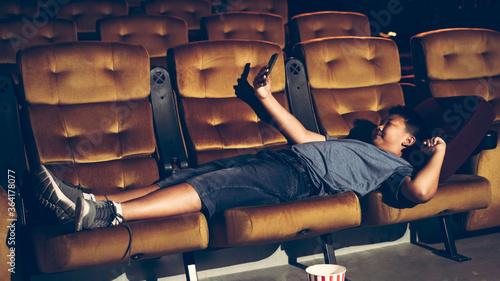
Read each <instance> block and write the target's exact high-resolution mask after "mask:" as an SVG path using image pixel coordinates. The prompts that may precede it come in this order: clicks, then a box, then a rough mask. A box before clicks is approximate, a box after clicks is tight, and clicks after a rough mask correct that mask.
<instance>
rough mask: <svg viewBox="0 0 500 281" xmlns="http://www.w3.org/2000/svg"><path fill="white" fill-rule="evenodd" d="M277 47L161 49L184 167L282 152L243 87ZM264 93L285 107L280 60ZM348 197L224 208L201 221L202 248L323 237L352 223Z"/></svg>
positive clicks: (280, 138) (224, 43) (244, 44)
mask: <svg viewBox="0 0 500 281" xmlns="http://www.w3.org/2000/svg"><path fill="white" fill-rule="evenodd" d="M273 53H281V48H280V46H279V45H277V44H274V43H270V42H264V41H253V40H220V41H202V42H194V43H189V44H186V45H183V46H178V47H174V48H172V49H170V50H169V53H168V62H169V69H170V70H171V71H172V81H173V83H174V89H175V92H176V93H177V97H178V100H179V107H180V110H179V111H180V113H181V114H180V119H181V122H182V125H183V129H184V132H185V134H184V136H185V137H186V143H187V145H188V155H189V156H190V160H191V165H192V166H195V165H199V164H203V163H206V162H208V161H210V160H214V159H218V158H222V157H228V156H234V155H240V154H246V153H256V152H257V151H259V150H262V149H273V150H276V149H280V148H284V147H288V145H289V144H288V142H287V139H286V138H285V136H284V135H283V134H282V133H281V132H280V131H279V130H278V129H277V128H276V127H274V126H273V125H272V122H271V120H269V116H266V114H265V112H264V110H263V108H261V107H260V103H259V102H258V100H257V99H256V97H255V95H254V91H253V87H252V86H251V85H250V83H251V82H252V81H253V79H254V76H255V75H256V74H257V73H258V71H259V70H260V68H261V67H262V66H263V65H265V64H267V62H268V60H269V57H270V56H271V55H272V54H273ZM271 79H272V81H273V83H272V89H271V90H272V92H273V95H274V96H275V97H276V99H277V100H278V101H279V102H280V103H281V104H282V105H283V106H285V107H286V108H288V103H287V94H286V92H285V70H284V61H283V56H282V55H280V57H279V58H278V60H277V61H276V64H275V66H274V68H273V72H272V74H271ZM360 215H361V214H360V210H359V205H358V199H357V198H356V196H355V195H354V193H352V192H349V193H346V194H341V195H333V196H328V197H324V198H316V199H306V200H303V201H296V202H289V203H282V204H275V205H263V206H253V207H238V208H231V209H228V210H226V211H224V212H222V213H219V214H216V215H214V216H213V217H212V218H211V219H210V220H209V225H210V226H209V227H210V246H212V247H228V246H241V245H255V244H267V243H274V242H281V241H287V240H294V239H300V238H307V237H312V236H318V235H322V234H328V233H330V232H333V231H337V230H340V229H346V228H352V227H356V226H358V225H359V223H360Z"/></svg>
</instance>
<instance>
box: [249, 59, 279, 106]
mask: <svg viewBox="0 0 500 281" xmlns="http://www.w3.org/2000/svg"><path fill="white" fill-rule="evenodd" d="M277 58H278V53H275V54H273V55H272V56H271V58H270V59H269V62H268V63H267V65H266V66H264V67H262V68H261V69H260V71H259V73H258V74H257V75H256V76H255V78H254V80H253V86H254V89H255V95H256V96H257V97H258V98H259V99H265V98H266V97H267V96H268V95H269V94H271V83H270V80H269V76H270V75H271V70H272V69H273V66H274V63H275V62H276V59H277Z"/></svg>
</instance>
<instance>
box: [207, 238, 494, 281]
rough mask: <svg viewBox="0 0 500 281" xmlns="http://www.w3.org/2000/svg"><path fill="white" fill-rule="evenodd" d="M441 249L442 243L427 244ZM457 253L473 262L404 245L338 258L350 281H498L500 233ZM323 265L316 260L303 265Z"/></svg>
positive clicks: (252, 275) (281, 278)
mask: <svg viewBox="0 0 500 281" xmlns="http://www.w3.org/2000/svg"><path fill="white" fill-rule="evenodd" d="M428 246H431V247H433V248H436V249H441V248H442V244H432V245H428ZM456 247H457V251H458V253H460V254H463V255H466V256H468V257H470V258H472V260H470V261H465V262H456V261H452V260H449V259H445V258H442V257H440V256H437V255H435V254H433V253H432V252H431V251H430V250H429V249H427V248H424V247H420V246H417V245H413V244H410V243H404V244H399V245H394V246H388V247H384V248H380V249H373V250H368V251H363V252H358V253H352V254H345V255H341V256H338V257H337V262H338V264H340V265H343V266H345V267H346V268H347V278H348V279H349V280H350V281H398V280H401V281H417V280H426V281H498V280H500V233H493V234H488V235H483V236H476V237H472V238H464V239H460V240H457V241H456ZM315 263H323V260H315V261H311V262H307V263H305V264H306V265H311V264H315ZM202 280H203V281H285V280H286V281H305V280H306V274H305V271H304V270H302V269H299V268H297V267H294V266H291V265H286V266H278V267H274V268H267V269H262V270H255V271H248V272H243V273H239V274H232V275H225V276H218V277H214V278H208V279H202Z"/></svg>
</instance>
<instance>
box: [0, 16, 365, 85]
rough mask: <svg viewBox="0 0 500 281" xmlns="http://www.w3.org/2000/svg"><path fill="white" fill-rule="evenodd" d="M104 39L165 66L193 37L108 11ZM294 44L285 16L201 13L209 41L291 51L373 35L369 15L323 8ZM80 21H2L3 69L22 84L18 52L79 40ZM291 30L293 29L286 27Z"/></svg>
mask: <svg viewBox="0 0 500 281" xmlns="http://www.w3.org/2000/svg"><path fill="white" fill-rule="evenodd" d="M93 25H94V26H95V28H96V29H97V33H98V35H97V36H96V38H95V39H99V40H101V41H113V42H127V43H135V44H140V45H143V46H144V47H145V48H146V49H147V51H148V53H149V55H150V57H151V64H152V65H160V66H164V67H166V64H167V63H166V53H167V50H168V49H169V48H170V47H172V46H176V45H181V44H185V43H188V42H189V41H191V40H190V39H189V30H190V29H189V25H188V24H187V23H186V21H185V20H183V19H181V18H177V17H173V16H166V15H124V16H107V17H105V18H102V19H98V20H96V22H95V23H94V24H93ZM292 26H293V28H291V30H292V35H293V36H292V37H293V38H294V39H293V43H292V44H290V43H288V41H289V40H287V39H286V38H285V37H286V36H285V35H286V32H285V29H286V28H285V25H284V23H283V19H282V17H281V16H278V15H274V14H270V13H256V12H246V11H245V12H228V13H220V14H217V15H209V16H205V17H202V18H201V35H200V37H201V38H202V39H204V40H222V39H253V40H263V41H269V42H273V43H276V44H278V45H280V47H281V48H282V49H283V50H284V51H285V53H289V50H290V48H291V46H292V45H294V44H296V43H298V42H300V41H305V40H308V39H313V38H320V37H329V36H345V35H355V36H369V35H370V30H369V22H368V18H367V17H366V16H365V15H361V14H357V13H347V12H319V13H313V14H304V15H300V16H296V17H294V18H293V19H292ZM77 30H78V28H77V23H76V22H75V21H73V20H72V19H59V18H57V19H43V20H42V19H40V18H26V17H24V18H22V19H9V20H2V21H0V36H1V38H2V39H3V40H2V43H1V44H2V46H1V48H2V49H4V50H5V51H4V52H3V53H2V55H1V57H0V63H1V71H2V72H6V73H12V76H13V78H14V81H16V83H17V66H16V52H17V51H18V50H22V49H24V48H27V47H29V46H34V45H38V44H43V43H55V42H66V41H76V40H78V37H79V36H78V32H77ZM287 30H288V29H287Z"/></svg>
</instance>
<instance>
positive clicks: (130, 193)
mask: <svg viewBox="0 0 500 281" xmlns="http://www.w3.org/2000/svg"><path fill="white" fill-rule="evenodd" d="M159 188H160V187H159V186H158V185H156V184H152V185H148V186H144V187H139V188H133V189H128V190H124V191H122V192H118V193H113V194H109V195H95V201H102V200H110V201H114V202H119V203H121V202H126V201H130V200H133V199H136V198H139V197H143V196H145V195H147V194H149V193H151V192H154V191H156V190H158V189H159Z"/></svg>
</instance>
